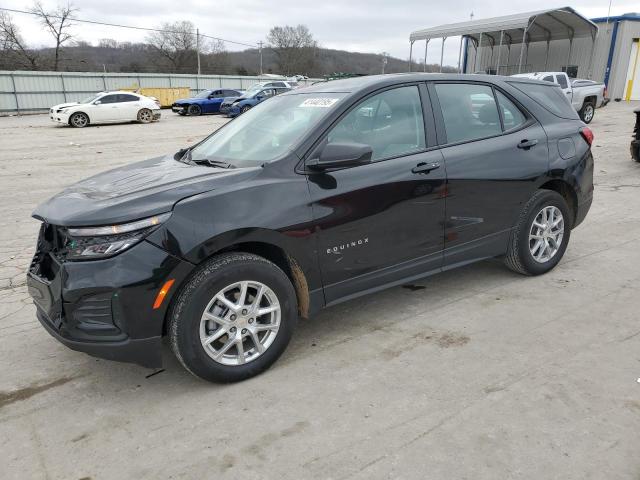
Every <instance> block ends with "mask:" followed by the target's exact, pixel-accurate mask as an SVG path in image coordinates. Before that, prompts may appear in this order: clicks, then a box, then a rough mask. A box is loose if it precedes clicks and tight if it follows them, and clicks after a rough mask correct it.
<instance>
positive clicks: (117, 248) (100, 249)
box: [66, 212, 171, 260]
mask: <svg viewBox="0 0 640 480" xmlns="http://www.w3.org/2000/svg"><path fill="white" fill-rule="evenodd" d="M170 216H171V212H168V213H163V214H162V215H156V216H153V217H148V218H143V219H142V220H136V221H134V222H129V223H122V224H119V225H109V226H104V227H80V228H69V229H68V230H67V242H66V249H67V258H68V259H69V260H91V259H98V258H107V257H112V256H114V255H117V254H118V253H120V252H123V251H124V250H126V249H128V248H130V247H132V246H133V245H135V244H136V243H138V242H139V241H140V240H142V239H143V238H144V237H146V236H147V235H149V234H150V233H151V232H152V231H153V230H155V228H156V227H157V226H158V225H160V224H162V223H164V222H166V221H167V220H168V219H169V217H170Z"/></svg>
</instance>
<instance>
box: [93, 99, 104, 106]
mask: <svg viewBox="0 0 640 480" xmlns="http://www.w3.org/2000/svg"><path fill="white" fill-rule="evenodd" d="M101 103H102V102H101V101H100V100H96V101H95V102H93V104H94V105H100V104H101Z"/></svg>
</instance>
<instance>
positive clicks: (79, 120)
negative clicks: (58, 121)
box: [69, 112, 89, 128]
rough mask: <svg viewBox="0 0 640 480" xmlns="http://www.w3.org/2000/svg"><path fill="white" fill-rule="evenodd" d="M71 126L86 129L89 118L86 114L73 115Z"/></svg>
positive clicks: (70, 119)
mask: <svg viewBox="0 0 640 480" xmlns="http://www.w3.org/2000/svg"><path fill="white" fill-rule="evenodd" d="M69 125H71V126H72V127H76V128H84V127H86V126H87V125H89V117H88V116H87V114H86V113H82V112H78V113H74V114H73V115H71V118H69Z"/></svg>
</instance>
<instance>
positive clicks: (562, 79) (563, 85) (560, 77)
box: [556, 75, 569, 88]
mask: <svg viewBox="0 0 640 480" xmlns="http://www.w3.org/2000/svg"><path fill="white" fill-rule="evenodd" d="M556 80H557V81H558V85H560V88H567V87H568V86H569V84H568V83H567V77H565V76H564V75H556Z"/></svg>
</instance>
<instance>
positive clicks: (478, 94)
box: [435, 83, 502, 143]
mask: <svg viewBox="0 0 640 480" xmlns="http://www.w3.org/2000/svg"><path fill="white" fill-rule="evenodd" d="M435 88H436V92H437V94H438V100H439V101H440V108H441V110H442V117H443V119H444V127H445V131H446V133H447V143H455V142H464V141H468V140H477V139H479V138H486V137H491V136H493V135H499V134H501V133H502V127H501V125H500V116H499V115H498V107H497V106H496V101H495V98H494V96H493V90H492V89H491V87H488V86H486V85H474V84H463V83H439V84H436V86H435Z"/></svg>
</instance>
